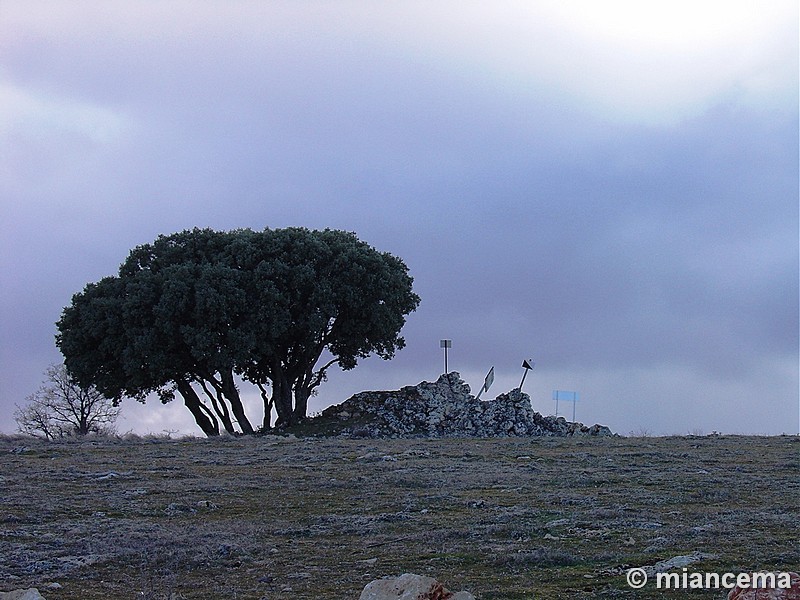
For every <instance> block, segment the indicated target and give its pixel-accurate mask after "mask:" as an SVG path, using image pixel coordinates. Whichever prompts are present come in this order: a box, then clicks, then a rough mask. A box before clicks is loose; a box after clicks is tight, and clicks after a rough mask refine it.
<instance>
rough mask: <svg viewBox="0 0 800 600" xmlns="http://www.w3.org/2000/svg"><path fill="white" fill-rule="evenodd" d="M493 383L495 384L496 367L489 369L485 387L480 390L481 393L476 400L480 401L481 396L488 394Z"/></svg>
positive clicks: (484, 381)
mask: <svg viewBox="0 0 800 600" xmlns="http://www.w3.org/2000/svg"><path fill="white" fill-rule="evenodd" d="M493 383H494V367H492V368H491V369H489V372H488V373H487V374H486V379H484V380H483V387H482V388H481V389H480V391H479V392H478V397H477V398H475V399H476V400H480V399H481V394H482V393H483V392H488V391H489V388H490V387H491V386H492V384H493Z"/></svg>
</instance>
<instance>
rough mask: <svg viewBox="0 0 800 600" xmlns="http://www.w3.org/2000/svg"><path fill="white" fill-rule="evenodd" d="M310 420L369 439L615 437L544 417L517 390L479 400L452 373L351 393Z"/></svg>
mask: <svg viewBox="0 0 800 600" xmlns="http://www.w3.org/2000/svg"><path fill="white" fill-rule="evenodd" d="M313 421H314V422H315V423H316V425H317V426H318V427H319V429H321V430H326V431H327V433H329V434H337V433H338V434H340V435H349V436H352V437H371V438H380V437H512V436H573V435H593V436H605V435H613V434H612V433H611V430H610V429H609V428H608V427H605V426H602V425H592V426H591V427H587V426H585V425H583V424H582V423H570V422H569V421H567V420H566V419H564V417H545V416H542V415H541V414H539V413H538V412H535V411H534V410H533V408H532V407H531V399H530V397H529V396H528V394H526V393H524V392H522V391H521V390H520V389H514V390H511V391H510V392H508V393H507V394H500V395H499V396H497V397H496V398H495V399H494V400H479V399H477V398H475V396H473V395H472V394H471V393H470V388H469V385H467V384H466V383H465V382H464V381H463V380H462V379H461V376H460V375H459V374H458V373H457V372H455V371H453V372H452V373H447V374H444V375H442V376H441V377H439V379H438V380H436V381H435V382H434V383H431V382H428V381H423V382H422V383H420V384H418V385H415V386H407V387H404V388H402V389H399V390H396V391H383V392H361V393H359V394H355V395H354V396H352V397H350V398H349V399H348V400H345V401H344V402H343V403H341V404H337V405H334V406H330V407H328V408H326V409H325V410H324V411H323V412H322V414H321V415H320V416H318V417H316V418H314V419H313Z"/></svg>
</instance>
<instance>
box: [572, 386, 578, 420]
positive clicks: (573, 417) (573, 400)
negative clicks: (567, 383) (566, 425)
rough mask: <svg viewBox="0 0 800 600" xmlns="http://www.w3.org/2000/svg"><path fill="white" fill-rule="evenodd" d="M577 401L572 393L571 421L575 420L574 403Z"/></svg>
mask: <svg viewBox="0 0 800 600" xmlns="http://www.w3.org/2000/svg"><path fill="white" fill-rule="evenodd" d="M577 403H578V398H577V396H576V395H575V393H574V392H573V393H572V422H573V423H574V422H575V405H576V404H577Z"/></svg>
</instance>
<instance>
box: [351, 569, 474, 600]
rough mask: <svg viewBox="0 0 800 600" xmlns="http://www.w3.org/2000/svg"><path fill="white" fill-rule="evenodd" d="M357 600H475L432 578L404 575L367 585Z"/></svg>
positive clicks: (467, 594)
mask: <svg viewBox="0 0 800 600" xmlns="http://www.w3.org/2000/svg"><path fill="white" fill-rule="evenodd" d="M359 600H475V596H473V595H472V594H470V593H469V592H455V593H453V592H451V591H450V590H448V589H447V588H445V587H444V585H442V584H441V583H440V582H438V581H436V580H435V579H434V578H433V577H425V576H424V575H414V574H413V573H405V574H403V575H400V577H389V578H386V579H376V580H375V581H372V582H370V583H368V584H367V585H366V587H365V588H364V591H363V592H361V596H359Z"/></svg>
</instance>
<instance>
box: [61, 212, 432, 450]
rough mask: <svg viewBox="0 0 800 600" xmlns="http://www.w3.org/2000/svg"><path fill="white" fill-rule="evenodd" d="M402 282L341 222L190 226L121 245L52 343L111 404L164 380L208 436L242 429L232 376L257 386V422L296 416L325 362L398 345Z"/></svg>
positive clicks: (398, 266) (404, 293)
mask: <svg viewBox="0 0 800 600" xmlns="http://www.w3.org/2000/svg"><path fill="white" fill-rule="evenodd" d="M412 283H413V279H412V278H411V276H410V275H409V274H408V269H407V267H406V265H405V264H404V263H403V261H402V260H400V259H399V258H397V257H395V256H393V255H391V254H389V253H386V252H379V251H378V250H376V249H375V248H373V247H371V246H369V245H368V244H367V243H365V242H363V241H361V240H359V239H358V238H357V237H356V236H355V234H353V233H348V232H344V231H337V230H329V229H326V230H324V231H316V230H308V229H305V228H287V229H265V230H264V231H252V230H249V229H241V230H235V231H229V232H218V231H213V230H210V229H193V230H187V231H183V232H180V233H176V234H172V235H167V236H159V237H158V238H157V239H156V240H155V241H154V242H153V243H152V244H145V245H143V246H139V247H137V248H134V249H133V250H132V251H131V252H130V254H129V256H128V258H127V259H126V260H125V262H124V263H122V265H121V266H120V268H119V275H118V276H114V277H106V278H104V279H102V280H100V281H98V282H97V283H90V284H89V285H87V286H86V288H85V289H84V290H83V292H81V293H78V294H76V295H75V296H73V298H72V303H71V305H70V306H68V307H66V308H65V309H64V311H63V314H62V316H61V319H60V320H59V321H58V323H57V326H58V334H57V336H56V342H57V344H58V346H59V348H60V349H61V352H62V353H63V354H64V357H65V364H66V366H67V369H68V370H69V372H70V374H71V375H72V376H73V377H74V378H75V380H76V381H77V382H79V383H80V384H82V385H86V386H89V385H92V386H95V387H96V388H97V389H98V390H100V391H101V392H102V393H103V394H105V395H106V396H107V397H109V398H112V399H113V400H114V401H115V402H117V403H119V402H120V401H121V400H122V398H124V397H132V398H135V399H137V400H139V401H142V402H143V401H144V400H145V398H146V397H147V396H148V395H150V394H151V393H156V394H158V395H159V396H160V398H161V400H162V402H169V401H170V400H172V399H173V398H174V396H175V393H176V392H177V393H178V394H180V395H181V396H182V397H183V400H184V404H185V405H186V407H187V408H188V409H189V410H190V411H191V412H192V414H193V416H194V418H195V421H196V422H197V424H198V425H199V426H200V428H201V429H202V430H203V431H204V432H205V433H206V434H207V435H216V434H217V433H219V432H220V426H221V427H223V428H224V429H225V430H227V431H229V432H231V433H234V432H237V431H238V432H241V433H245V434H249V433H253V432H254V431H256V428H255V427H254V426H253V424H252V423H251V422H250V421H249V419H248V417H247V415H246V414H245V410H244V405H243V403H242V400H241V398H240V395H239V389H238V386H237V380H242V381H247V382H250V383H251V384H253V385H254V386H256V387H257V388H258V389H259V391H260V395H261V398H262V400H263V404H264V420H263V423H262V424H261V428H262V429H268V428H269V427H270V426H271V415H272V411H273V409H274V411H275V413H276V415H277V420H276V423H275V425H276V426H282V425H291V424H294V423H297V422H299V421H301V420H302V419H304V418H305V416H306V413H307V410H308V398H309V396H310V395H311V394H312V392H313V391H314V390H315V388H316V387H317V386H319V385H320V384H321V383H322V382H323V381H324V380H325V378H326V374H327V371H328V369H329V368H330V367H331V366H333V365H336V364H338V365H339V366H340V367H341V368H342V369H344V370H348V369H352V368H354V367H355V366H356V364H357V363H358V360H359V359H360V358H365V357H367V356H369V355H370V354H373V353H374V354H376V355H378V356H380V357H381V358H383V359H390V358H392V357H393V356H394V354H395V352H396V351H397V350H398V349H400V348H402V347H403V346H404V345H405V341H404V340H403V338H402V337H401V336H400V330H401V329H402V327H403V325H404V324H405V317H406V315H408V314H409V313H410V312H412V311H413V310H415V309H416V307H417V306H418V304H419V297H418V296H417V295H416V294H415V293H414V292H413V290H412ZM323 353H325V356H327V357H328V360H327V361H326V362H324V363H322V362H321V357H322V356H323Z"/></svg>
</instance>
